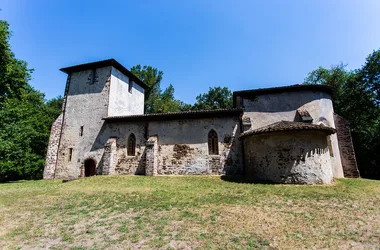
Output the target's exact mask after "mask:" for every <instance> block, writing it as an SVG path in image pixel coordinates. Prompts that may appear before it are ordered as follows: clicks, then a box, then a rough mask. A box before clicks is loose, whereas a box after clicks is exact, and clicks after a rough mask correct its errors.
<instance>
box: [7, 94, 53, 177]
mask: <svg viewBox="0 0 380 250" xmlns="http://www.w3.org/2000/svg"><path fill="white" fill-rule="evenodd" d="M54 119H55V118H53V117H52V116H49V115H48V111H47V107H46V105H45V103H44V99H43V94H41V93H40V92H38V91H36V90H34V89H32V88H31V87H27V88H26V89H25V91H22V92H21V93H20V96H18V98H6V99H5V100H4V102H3V107H2V108H1V109H0V159H1V160H0V181H13V180H19V179H41V177H42V172H43V168H44V162H45V157H46V148H47V143H48V140H49V131H50V126H51V124H52V122H53V121H54Z"/></svg>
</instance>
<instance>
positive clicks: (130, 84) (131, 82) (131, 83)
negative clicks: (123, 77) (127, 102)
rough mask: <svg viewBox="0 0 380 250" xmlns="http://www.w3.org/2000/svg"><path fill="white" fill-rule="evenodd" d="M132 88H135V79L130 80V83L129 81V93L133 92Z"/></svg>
mask: <svg viewBox="0 0 380 250" xmlns="http://www.w3.org/2000/svg"><path fill="white" fill-rule="evenodd" d="M132 88H133V81H132V80H129V83H128V91H129V93H132Z"/></svg>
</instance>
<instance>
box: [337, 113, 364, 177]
mask: <svg viewBox="0 0 380 250" xmlns="http://www.w3.org/2000/svg"><path fill="white" fill-rule="evenodd" d="M334 120H335V126H336V128H337V136H338V141H339V151H340V155H341V159H342V166H343V172H344V176H345V177H359V170H358V166H357V164H356V158H355V151H354V145H353V143H352V138H351V131H350V125H349V122H348V121H347V120H346V119H344V118H343V117H341V116H339V115H337V114H334Z"/></svg>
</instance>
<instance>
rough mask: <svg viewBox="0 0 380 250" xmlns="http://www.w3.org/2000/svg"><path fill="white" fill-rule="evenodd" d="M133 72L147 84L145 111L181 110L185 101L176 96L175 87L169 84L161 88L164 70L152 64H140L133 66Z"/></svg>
mask: <svg viewBox="0 0 380 250" xmlns="http://www.w3.org/2000/svg"><path fill="white" fill-rule="evenodd" d="M131 72H132V73H133V74H135V75H136V76H137V77H138V78H140V79H141V80H142V81H143V82H144V83H145V84H146V85H147V86H148V89H147V90H145V112H146V113H147V114H151V113H162V112H177V111H180V110H181V108H182V106H183V103H182V102H180V101H179V100H176V99H175V97H174V87H173V85H171V84H170V85H169V86H168V87H167V88H166V89H165V90H161V80H162V76H163V74H164V73H163V72H162V71H160V70H158V69H156V68H153V67H152V66H143V67H141V65H140V64H138V65H136V66H134V67H132V68H131Z"/></svg>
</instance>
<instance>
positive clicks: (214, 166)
mask: <svg viewBox="0 0 380 250" xmlns="http://www.w3.org/2000/svg"><path fill="white" fill-rule="evenodd" d="M211 129H214V130H215V131H216V132H217V135H218V144H219V145H218V146H219V154H218V155H209V152H208V133H209V131H210V130H211ZM239 132H240V128H239V117H223V118H196V119H182V120H169V121H150V122H139V121H134V122H117V123H106V124H105V126H104V129H103V130H102V132H101V133H100V134H99V135H98V137H97V139H96V144H99V145H101V144H103V145H104V144H106V145H108V144H107V140H108V139H109V138H117V139H116V148H117V157H116V158H117V160H116V166H115V174H146V175H186V174H194V175H198V174H213V175H221V174H242V165H243V164H242V158H241V157H242V156H241V155H242V154H241V153H242V150H241V142H240V141H239V140H238V138H237V136H238V134H239ZM131 133H133V134H134V135H135V137H136V154H135V156H128V154H127V148H128V137H129V135H130V134H131ZM107 148H108V147H107ZM107 151H108V150H107ZM105 155H106V153H104V156H103V160H102V161H101V163H100V167H103V168H104V169H108V168H109V167H108V166H105V165H104V164H105V160H104V159H108V158H107V157H105ZM106 173H108V172H107V171H106Z"/></svg>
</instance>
